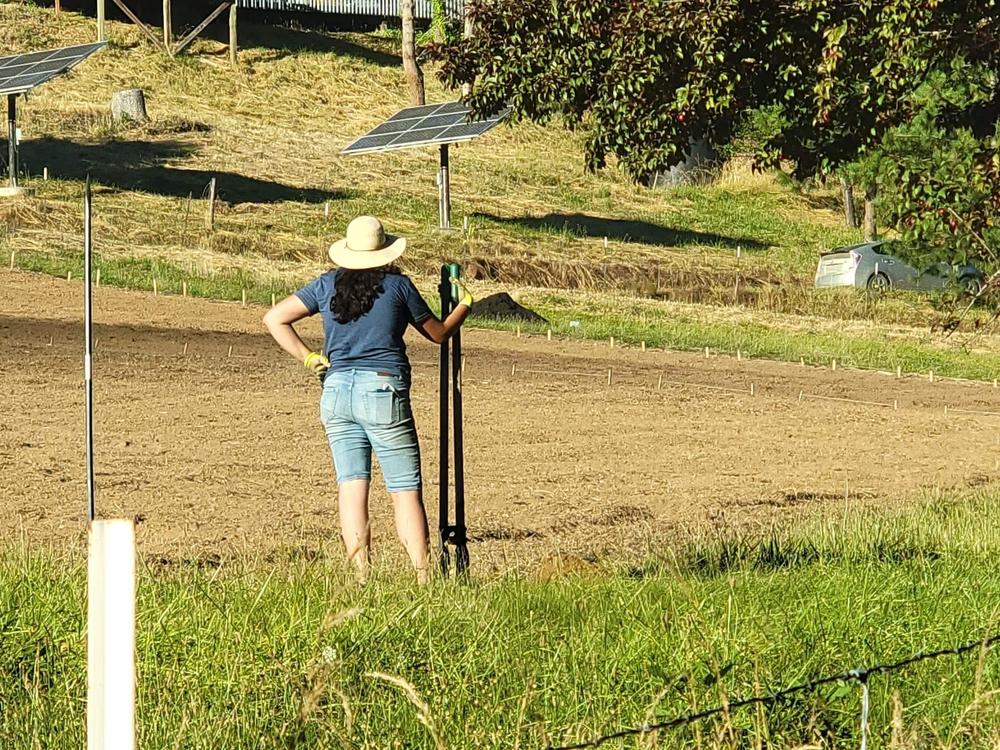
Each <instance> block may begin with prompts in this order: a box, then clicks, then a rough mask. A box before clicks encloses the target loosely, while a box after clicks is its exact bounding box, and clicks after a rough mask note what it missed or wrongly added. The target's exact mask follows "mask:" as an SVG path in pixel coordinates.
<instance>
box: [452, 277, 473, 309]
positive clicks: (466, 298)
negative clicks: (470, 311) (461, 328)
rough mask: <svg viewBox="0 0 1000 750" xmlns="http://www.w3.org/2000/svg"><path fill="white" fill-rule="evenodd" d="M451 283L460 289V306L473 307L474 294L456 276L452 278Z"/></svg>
mask: <svg viewBox="0 0 1000 750" xmlns="http://www.w3.org/2000/svg"><path fill="white" fill-rule="evenodd" d="M451 283H452V284H454V285H455V286H457V287H458V304H460V305H465V306H466V307H472V303H473V301H474V300H473V299H472V293H471V292H470V291H469V290H468V289H466V288H465V285H464V284H462V282H461V281H459V280H458V279H456V278H455V277H454V276H452V277H451Z"/></svg>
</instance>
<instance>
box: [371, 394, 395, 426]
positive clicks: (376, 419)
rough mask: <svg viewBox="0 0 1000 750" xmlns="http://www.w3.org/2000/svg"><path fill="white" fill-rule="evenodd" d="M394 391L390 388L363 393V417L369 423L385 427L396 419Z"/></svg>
mask: <svg viewBox="0 0 1000 750" xmlns="http://www.w3.org/2000/svg"><path fill="white" fill-rule="evenodd" d="M396 404H397V397H396V392H395V391H394V390H392V388H388V387H386V388H383V389H381V390H378V391H369V392H368V393H366V394H365V418H366V420H367V421H368V422H369V423H370V424H374V425H379V426H380V427H385V426H387V425H390V424H392V423H393V422H395V421H396Z"/></svg>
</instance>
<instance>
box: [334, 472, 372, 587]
mask: <svg viewBox="0 0 1000 750" xmlns="http://www.w3.org/2000/svg"><path fill="white" fill-rule="evenodd" d="M339 506H340V530H341V533H342V534H343V537H344V546H345V547H346V548H347V559H348V560H350V561H351V562H352V563H353V564H354V569H355V571H356V573H357V577H358V580H359V581H361V582H362V583H364V582H365V581H366V580H367V579H368V551H369V549H370V548H371V543H372V530H371V525H370V524H369V522H368V480H367V479H352V480H351V481H349V482H344V483H342V484H341V485H340V492H339Z"/></svg>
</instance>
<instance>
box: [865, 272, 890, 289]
mask: <svg viewBox="0 0 1000 750" xmlns="http://www.w3.org/2000/svg"><path fill="white" fill-rule="evenodd" d="M890 289H892V282H891V281H889V277H888V276H886V275H885V274H884V273H875V274H872V276H871V278H869V279H868V291H870V292H873V293H875V294H883V293H885V292H888V291H889V290H890Z"/></svg>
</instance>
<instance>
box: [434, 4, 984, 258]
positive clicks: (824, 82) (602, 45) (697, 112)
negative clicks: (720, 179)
mask: <svg viewBox="0 0 1000 750" xmlns="http://www.w3.org/2000/svg"><path fill="white" fill-rule="evenodd" d="M471 12H472V14H473V16H474V19H475V28H476V33H475V35H474V36H473V37H472V38H470V39H466V40H461V41H456V42H454V43H452V44H450V45H448V46H446V47H443V48H442V49H441V50H440V51H441V54H442V58H443V68H442V77H443V78H444V80H445V81H446V82H448V83H450V84H452V85H454V86H458V85H460V84H473V87H472V90H471V93H470V95H469V97H468V101H469V103H470V105H471V106H472V107H473V109H475V110H476V111H478V112H480V113H484V114H485V113H493V112H496V111H498V110H500V109H502V108H503V107H505V106H510V107H511V109H512V112H513V115H514V117H515V118H527V119H531V120H534V121H538V122H545V121H548V120H551V119H553V118H557V117H558V118H560V119H561V121H562V122H563V123H564V124H565V125H566V126H568V127H570V128H583V129H585V131H586V132H587V133H588V135H589V137H588V139H587V146H586V165H587V167H588V168H590V169H598V168H601V167H603V166H605V165H606V164H607V163H608V162H609V160H616V161H617V163H618V164H619V165H620V166H621V168H622V169H624V170H625V172H626V173H628V174H629V175H630V176H631V177H633V178H634V179H636V180H641V179H643V177H644V176H645V175H648V174H650V173H652V172H655V171H659V170H664V169H667V168H669V167H670V166H672V165H674V164H676V163H678V162H679V161H680V160H681V159H682V158H683V153H684V149H685V147H686V146H687V144H688V143H689V142H690V141H691V140H692V139H707V140H709V141H711V142H713V143H728V142H731V141H732V138H733V136H734V134H735V133H737V132H739V129H740V127H741V126H743V125H744V124H745V122H746V113H747V112H749V111H752V110H764V109H766V108H772V110H771V111H774V110H773V108H777V109H778V111H780V118H778V119H779V125H780V127H779V129H778V130H777V132H775V133H774V134H773V135H772V136H771V137H769V138H768V139H767V140H766V142H764V143H763V144H761V147H760V148H759V149H758V154H757V158H758V163H759V164H760V165H762V166H776V165H778V164H779V163H782V162H790V163H792V164H793V165H794V173H795V175H796V176H797V177H808V176H814V175H817V174H820V175H825V174H832V173H833V172H834V171H835V170H836V169H837V168H838V167H841V166H843V165H848V164H852V163H855V162H859V160H861V161H863V160H865V159H866V157H869V155H871V154H873V153H875V152H876V151H879V152H880V153H881V157H880V158H878V159H877V162H878V164H877V172H878V175H879V182H880V183H883V184H884V183H885V182H886V181H889V182H890V183H891V185H892V191H891V196H890V197H889V198H888V200H889V201H890V203H889V206H890V209H889V213H890V215H891V216H892V219H893V221H894V222H895V224H896V226H897V227H899V228H900V230H901V231H903V233H904V234H905V236H906V237H907V238H908V239H910V240H913V241H917V242H924V243H926V244H927V245H928V247H930V248H932V249H933V250H934V252H935V253H939V254H943V255H945V256H947V257H948V259H949V260H953V259H958V258H962V259H969V260H974V261H976V262H979V263H981V264H985V265H990V264H993V265H994V267H995V265H996V256H995V251H994V249H993V248H996V247H997V246H998V245H1000V227H998V216H1000V204H998V201H1000V152H998V132H997V121H998V118H1000V8H998V0H857V1H856V2H851V3H844V2H839V1H837V0H720V2H714V3H705V2H701V0H671V1H669V2H667V1H664V0H478V2H474V4H473V7H472V10H471ZM936 81H947V82H948V84H949V88H950V89H956V88H957V89H958V90H959V91H960V92H961V96H959V97H958V98H956V99H954V100H948V101H945V100H944V99H943V98H942V97H935V96H932V95H930V94H929V93H928V92H929V91H932V89H931V88H930V87H931V86H933V85H934V84H935V82H936Z"/></svg>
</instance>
